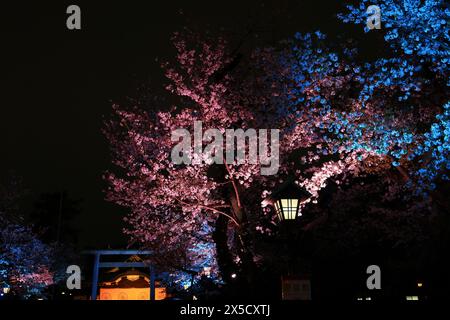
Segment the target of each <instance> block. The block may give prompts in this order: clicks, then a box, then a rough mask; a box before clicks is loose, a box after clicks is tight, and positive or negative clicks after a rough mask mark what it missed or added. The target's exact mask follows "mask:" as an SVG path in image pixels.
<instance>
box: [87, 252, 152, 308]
mask: <svg viewBox="0 0 450 320" xmlns="http://www.w3.org/2000/svg"><path fill="white" fill-rule="evenodd" d="M84 253H85V254H92V255H94V270H93V273H92V291H91V300H97V286H98V271H99V269H100V268H148V269H149V271H150V300H155V268H154V267H153V266H152V265H148V264H146V263H145V262H100V256H102V255H103V256H112V255H129V256H132V255H151V254H152V252H151V251H140V250H90V251H85V252H84Z"/></svg>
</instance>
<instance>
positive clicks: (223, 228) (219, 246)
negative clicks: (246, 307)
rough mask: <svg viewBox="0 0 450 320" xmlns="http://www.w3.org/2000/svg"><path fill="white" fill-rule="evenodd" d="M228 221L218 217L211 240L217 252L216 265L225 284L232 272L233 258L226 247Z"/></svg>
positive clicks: (225, 218)
mask: <svg viewBox="0 0 450 320" xmlns="http://www.w3.org/2000/svg"><path fill="white" fill-rule="evenodd" d="M228 221H229V220H228V218H227V217H225V216H224V215H219V216H218V218H217V220H216V228H215V230H214V232H213V240H214V242H215V244H216V251H217V264H218V266H219V271H220V274H221V275H222V278H223V280H224V281H225V282H228V281H229V279H230V278H231V274H232V273H233V270H234V263H233V257H232V255H231V251H230V248H229V247H228Z"/></svg>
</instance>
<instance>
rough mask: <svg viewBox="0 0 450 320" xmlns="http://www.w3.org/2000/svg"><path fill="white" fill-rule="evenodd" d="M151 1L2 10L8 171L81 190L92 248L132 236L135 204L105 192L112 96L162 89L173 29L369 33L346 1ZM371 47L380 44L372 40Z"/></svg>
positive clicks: (274, 34) (29, 182) (83, 230)
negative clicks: (350, 21)
mask: <svg viewBox="0 0 450 320" xmlns="http://www.w3.org/2000/svg"><path fill="white" fill-rule="evenodd" d="M93 2H95V4H93ZM138 3H139V4H138ZM142 3H143V1H139V2H137V1H133V2H132V1H122V2H120V3H114V4H112V1H89V2H81V1H71V2H63V3H59V4H58V3H54V4H50V3H49V2H47V1H45V2H44V1H33V2H31V1H29V4H28V3H24V2H21V3H20V4H14V5H11V4H9V5H5V4H2V8H1V9H0V12H1V18H0V20H1V21H0V23H1V28H0V34H1V43H2V45H1V52H2V53H1V55H2V59H1V61H2V68H1V81H2V84H1V100H0V101H1V108H0V121H1V122H0V137H1V138H0V139H1V140H0V141H1V148H0V150H1V151H0V152H1V157H0V168H1V173H0V174H1V175H6V174H7V173H9V172H11V171H13V172H14V173H15V174H16V175H18V176H20V177H22V179H23V181H24V183H25V185H26V186H28V187H29V188H30V189H31V190H32V191H33V192H35V193H37V194H39V193H44V192H57V191H59V190H67V191H68V193H69V195H70V196H71V197H72V198H75V199H82V200H83V203H82V213H81V214H80V215H79V217H78V218H77V219H76V220H75V222H74V223H75V225H76V227H77V228H78V229H80V234H79V237H80V244H81V246H84V247H96V248H102V247H107V246H108V245H110V246H111V247H124V246H125V245H126V239H125V238H124V237H123V236H122V233H121V229H122V228H123V227H124V225H123V223H122V217H123V216H124V214H126V212H127V211H126V209H123V208H120V207H117V206H115V205H113V204H110V203H108V202H106V201H105V200H104V193H103V190H104V188H105V187H106V184H105V183H104V182H103V180H102V174H103V172H105V171H106V170H108V169H111V168H113V167H112V165H111V161H110V160H111V159H110V155H109V150H108V143H107V141H106V139H105V138H104V136H103V135H102V133H101V128H102V121H103V119H104V117H106V118H107V117H108V116H109V114H110V113H111V105H112V103H123V102H126V101H127V97H136V96H138V95H139V93H138V91H137V89H138V88H139V87H141V86H142V85H144V84H148V85H149V86H150V87H152V88H155V89H156V91H158V90H161V88H162V87H163V85H164V78H163V75H162V71H161V69H160V61H163V60H170V59H171V58H172V57H173V54H174V50H173V48H172V46H171V42H170V37H171V35H172V33H173V32H174V31H182V29H183V27H188V28H190V29H191V30H193V31H197V32H204V31H206V30H209V31H211V32H212V33H213V34H219V33H221V32H225V33H226V34H227V35H232V36H235V37H237V38H239V37H240V36H241V35H242V34H243V33H245V31H246V29H248V28H249V26H250V25H251V26H253V27H254V28H255V30H256V31H255V32H254V33H255V34H257V35H258V38H254V39H250V40H248V41H249V42H252V43H256V44H257V43H258V41H264V42H265V43H275V42H277V41H279V40H281V39H283V38H287V37H289V36H292V35H293V34H294V33H295V32H296V31H315V30H317V29H321V30H322V31H324V32H325V33H328V34H330V35H331V36H337V35H339V34H342V33H351V32H355V33H354V34H353V35H354V36H356V37H359V36H361V34H362V33H363V32H362V30H358V31H354V30H353V29H354V28H355V27H354V26H345V25H342V24H338V22H337V20H336V18H335V17H334V14H335V13H336V11H337V6H338V5H339V4H338V1H329V0H328V1H322V0H315V1H299V0H297V1H273V2H268V1H266V2H262V1H247V0H245V1H244V0H241V1H228V0H227V1H146V2H145V3H147V4H146V5H144V4H142ZM70 4H77V5H79V6H80V7H81V10H82V30H81V31H69V30H67V29H66V17H67V15H66V13H65V12H66V8H67V6H68V5H70ZM352 28H353V29H352ZM364 41H366V45H367V44H368V43H370V38H369V37H367V38H366V39H365V40H364ZM362 48H363V50H367V51H368V52H372V53H373V50H372V49H373V48H372V49H371V48H370V45H368V46H367V47H364V44H362ZM364 48H365V49H364Z"/></svg>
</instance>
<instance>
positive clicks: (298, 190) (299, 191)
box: [270, 178, 312, 202]
mask: <svg viewBox="0 0 450 320" xmlns="http://www.w3.org/2000/svg"><path fill="white" fill-rule="evenodd" d="M310 197H312V194H311V193H309V192H308V191H307V190H306V189H304V188H302V187H300V186H299V185H297V184H296V183H295V182H294V179H293V178H290V179H288V180H287V181H285V182H284V183H283V184H282V185H280V186H279V187H278V188H277V189H276V190H275V191H274V192H273V193H272V194H271V196H270V198H271V199H272V201H276V200H278V199H299V201H300V202H303V201H305V200H307V199H309V198H310Z"/></svg>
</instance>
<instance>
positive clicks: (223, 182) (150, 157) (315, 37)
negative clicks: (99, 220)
mask: <svg viewBox="0 0 450 320" xmlns="http://www.w3.org/2000/svg"><path fill="white" fill-rule="evenodd" d="M383 3H384V2H383ZM389 3H390V1H385V4H384V5H383V8H382V12H384V13H385V14H386V16H387V17H389V20H388V24H387V27H389V28H396V31H394V30H390V31H388V32H387V36H386V41H388V42H389V43H392V52H390V54H389V55H388V56H387V57H383V58H379V59H377V60H376V61H368V62H361V61H360V59H357V55H358V52H357V50H356V49H354V47H355V46H354V44H353V43H352V42H345V43H344V45H342V46H334V45H332V44H331V43H330V42H329V41H328V40H327V38H326V36H325V35H324V34H322V33H321V32H315V33H306V34H300V33H298V34H296V35H295V36H294V38H293V39H291V40H288V41H285V42H282V43H280V45H279V46H277V47H267V48H258V49H255V50H254V51H253V52H252V53H251V54H248V55H247V56H242V55H239V54H236V50H232V49H230V48H231V46H230V45H229V44H228V43H227V42H226V41H225V40H223V39H206V40H205V39H202V40H201V39H200V38H199V37H198V36H195V35H192V34H187V35H181V34H176V35H175V37H174V39H173V42H174V45H175V48H176V52H177V55H176V61H175V63H166V64H164V65H163V69H164V70H165V75H166V77H167V79H168V81H169V84H168V85H167V87H166V89H167V91H168V94H169V96H170V101H173V102H172V103H171V104H169V105H163V106H160V105H151V106H146V105H142V104H136V105H135V106H131V107H123V106H118V105H115V106H114V111H115V117H114V118H112V119H111V120H109V121H107V122H106V126H105V134H106V137H107V138H108V140H109V141H110V144H111V148H112V155H113V159H114V163H115V164H116V165H117V166H118V167H119V168H121V170H118V172H117V173H112V172H108V173H107V174H106V179H107V180H108V181H109V182H110V188H109V190H108V198H109V200H111V201H114V202H116V203H118V204H120V205H123V206H127V207H129V208H130V209H131V213H130V215H129V216H128V217H127V218H126V221H127V222H128V223H129V228H128V229H126V233H127V234H129V235H130V237H131V238H132V240H133V241H136V242H138V243H140V244H141V245H142V246H145V247H147V248H151V249H153V250H155V251H156V252H160V253H161V255H162V256H164V252H166V256H170V257H173V258H171V260H172V262H174V261H175V262H174V263H172V266H174V265H176V267H177V268H178V269H180V270H186V269H189V270H190V271H192V269H195V270H196V272H201V267H205V266H206V265H209V266H211V267H213V269H214V272H216V273H218V274H220V275H221V276H222V279H223V280H225V281H226V282H228V281H230V277H231V274H232V273H234V272H235V271H236V270H239V269H241V270H243V271H244V272H246V275H248V277H249V278H250V279H251V275H252V274H253V273H252V272H251V270H255V269H254V267H255V265H257V264H261V263H264V257H263V256H261V255H260V254H259V253H258V243H257V242H258V241H256V239H257V238H258V237H259V235H261V234H263V235H265V236H270V235H271V234H272V233H273V231H274V225H276V224H277V222H276V219H275V215H274V214H273V211H272V209H271V208H269V207H263V208H261V202H262V201H263V200H264V199H266V198H268V197H270V194H271V192H272V191H273V190H275V189H276V188H277V187H278V186H279V185H281V184H282V183H284V182H285V181H287V180H288V179H291V178H292V177H293V179H294V181H295V183H296V184H297V185H298V186H300V187H303V188H304V189H306V190H307V191H309V193H310V194H311V197H310V198H309V199H308V200H307V201H306V202H305V203H303V204H302V208H301V209H302V210H303V211H304V212H305V213H308V212H309V213H310V215H311V216H312V217H313V218H312V221H311V223H309V224H307V225H303V229H305V230H308V229H310V228H311V227H312V226H314V225H315V220H317V219H316V218H317V216H320V215H321V214H323V213H324V211H325V214H328V213H329V212H328V211H329V207H328V209H324V206H323V205H322V203H321V202H324V195H323V193H324V192H325V191H326V190H327V188H328V187H329V186H330V184H331V183H333V184H334V185H337V190H338V191H337V197H339V196H342V195H343V194H347V193H346V192H355V193H361V192H364V190H362V188H361V187H360V186H359V185H355V186H354V189H352V183H353V182H354V181H355V178H361V179H370V178H373V177H377V178H378V179H381V181H382V183H380V185H379V186H383V188H381V189H382V190H383V192H384V194H383V199H384V200H383V201H388V200H389V199H396V198H397V197H400V198H402V197H403V198H404V199H405V201H406V202H405V206H404V208H403V209H404V210H406V211H401V210H397V209H392V208H391V209H389V208H385V207H383V206H381V205H380V206H381V207H383V208H381V207H378V208H377V207H376V206H374V207H373V208H371V209H370V210H372V211H371V212H378V213H382V214H383V215H386V216H388V213H387V211H390V214H392V216H398V215H399V214H409V213H413V212H418V211H420V210H418V209H417V208H419V207H420V208H424V206H426V205H424V203H428V202H427V201H430V199H431V198H429V197H428V196H429V195H428V192H430V191H431V192H432V191H433V190H434V189H436V183H439V182H440V181H441V180H442V181H444V180H446V177H447V176H446V174H445V172H446V170H448V169H449V168H448V161H449V158H448V133H449V121H448V103H447V102H448V100H449V97H448V90H447V85H448V84H447V82H448V61H447V56H446V54H447V55H448V51H445V48H446V46H448V32H447V34H445V32H443V30H444V31H445V30H447V31H448V27H446V26H447V25H444V24H443V23H442V19H443V18H445V16H446V15H448V12H447V11H443V12H444V13H442V12H441V11H440V10H441V7H440V6H441V5H442V3H441V2H440V1H426V6H427V8H429V9H430V10H429V11H430V12H433V13H428V15H427V14H425V13H424V10H422V9H421V10H419V13H413V12H415V11H414V10H412V9H413V8H415V6H416V7H417V6H419V3H418V2H417V1H409V2H408V1H405V5H404V6H403V7H397V6H396V7H390V5H389ZM365 4H366V2H365V1H362V4H361V6H360V7H358V8H357V9H355V7H350V10H351V12H350V13H349V14H347V15H341V18H342V19H343V20H344V21H345V22H356V23H362V21H363V20H364V19H363V18H364V17H365V14H366V13H365V11H364V10H363V9H364V8H365ZM407 4H408V5H407ZM389 8H390V9H389ZM393 8H394V9H395V8H396V9H395V10H397V11H398V12H401V13H402V14H401V15H400V14H394V13H392V12H394V11H395V10H394V9H393ZM389 10H391V11H389ZM392 10H394V11H392ZM397 11H395V12H397ZM398 12H397V13H398ZM423 19H431V21H432V22H433V24H432V25H433V26H432V27H431V29H429V30H428V29H427V31H426V32H425V31H424V32H425V33H426V34H422V32H423V31H420V30H416V29H418V28H416V29H414V28H415V27H416V26H417V25H420V24H424V23H425V21H424V20H423ZM412 20H414V21H415V24H413V23H409V22H410V21H412ZM394 35H397V36H394ZM416 38H417V39H419V40H420V39H423V40H424V42H423V43H422V42H421V43H422V44H421V45H416V47H412V43H413V42H414V43H415V42H417V41H418V42H420V41H419V40H416ZM196 121H201V122H202V126H203V131H207V130H208V129H219V130H220V131H221V132H222V133H224V132H225V130H226V129H238V128H239V129H243V130H247V129H251V128H256V129H271V128H276V129H279V130H280V145H279V149H280V155H281V156H280V160H279V162H280V168H279V171H278V173H277V174H276V175H271V176H270V175H269V176H265V175H262V174H261V172H260V169H261V165H262V164H261V163H257V164H254V163H252V162H251V161H250V159H249V158H248V156H246V158H245V161H244V162H243V163H237V162H236V161H231V162H227V161H225V162H224V163H223V164H222V165H218V164H215V163H213V161H212V159H213V158H214V157H219V158H221V159H224V158H225V157H224V155H223V154H221V152H222V151H220V150H219V151H218V150H216V149H211V148H209V149H208V147H207V145H208V143H209V142H211V140H212V138H211V137H209V138H211V139H210V140H208V139H206V141H203V143H202V145H200V146H197V148H200V149H202V150H203V148H204V147H206V149H205V152H204V153H203V154H202V155H199V154H198V153H195V152H190V153H188V154H187V155H186V156H187V158H188V159H189V160H191V162H190V164H183V165H176V164H174V163H173V162H172V159H171V153H172V150H173V148H174V146H175V145H176V144H177V143H178V141H172V139H171V137H172V132H174V131H175V130H177V129H180V128H184V129H187V130H188V131H189V132H193V131H194V123H195V122H196ZM195 147H196V146H195V145H193V148H195ZM267 148H269V146H267ZM236 151H240V150H235V152H236ZM246 151H248V150H246ZM343 188H344V189H343ZM348 188H350V190H349V191H345V192H344V191H343V190H347V189H348ZM411 190H412V191H414V192H411ZM378 191H380V192H381V190H378ZM335 192H336V191H335ZM411 196H412V197H413V198H411ZM408 197H409V200H408V201H412V202H408V201H407V200H406V199H407V198H408ZM333 199H334V198H333V197H331V200H330V201H336V200H333ZM414 204H415V205H414ZM327 210H328V211H327ZM421 212H428V211H426V210H422V211H421ZM199 244H200V245H199ZM212 244H214V245H212ZM196 247H197V248H200V249H199V250H196V249H194V248H196ZM189 248H190V249H189ZM177 250H178V251H177ZM167 252H172V253H173V254H170V255H168V254H167ZM177 252H185V253H188V254H186V255H180V254H177ZM177 257H178V258H177ZM205 261H208V262H207V263H206V264H205V263H204V262H205ZM199 266H200V267H199Z"/></svg>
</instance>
